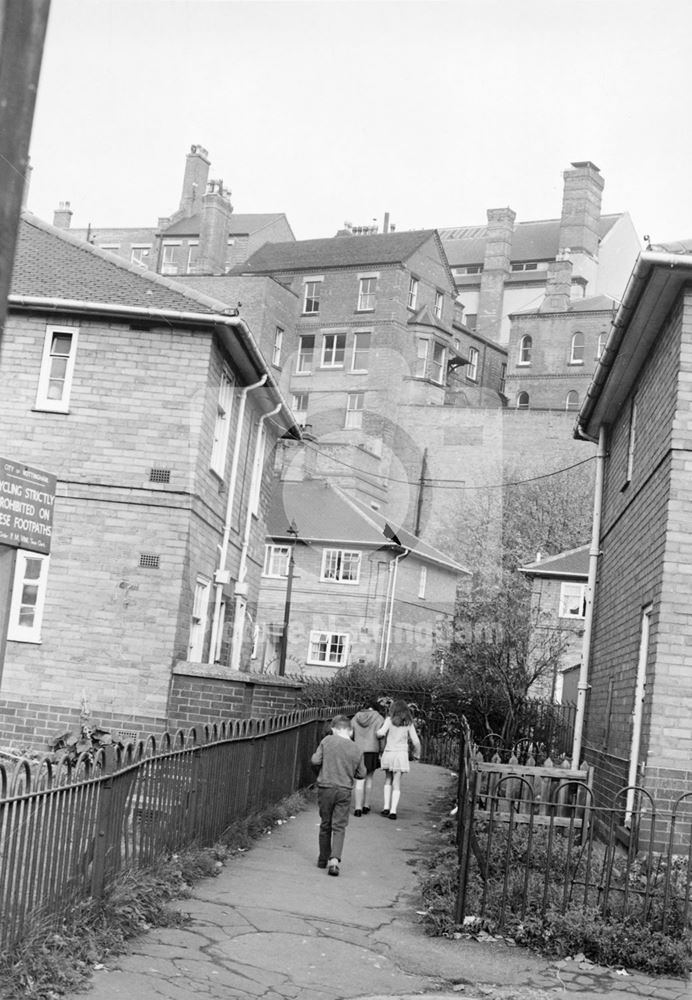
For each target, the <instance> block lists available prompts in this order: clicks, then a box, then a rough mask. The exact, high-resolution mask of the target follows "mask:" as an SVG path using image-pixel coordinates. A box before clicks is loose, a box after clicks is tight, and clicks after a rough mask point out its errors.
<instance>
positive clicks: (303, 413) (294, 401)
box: [291, 392, 310, 424]
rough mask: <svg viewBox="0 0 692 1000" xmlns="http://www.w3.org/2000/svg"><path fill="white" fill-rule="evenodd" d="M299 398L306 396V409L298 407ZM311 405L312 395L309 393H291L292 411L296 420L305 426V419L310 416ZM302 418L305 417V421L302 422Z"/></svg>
mask: <svg viewBox="0 0 692 1000" xmlns="http://www.w3.org/2000/svg"><path fill="white" fill-rule="evenodd" d="M299 396H304V397H305V406H304V407H301V406H298V397H299ZM309 404H310V393H309V392H293V393H291V409H292V410H293V415H294V416H295V417H296V419H297V420H298V423H299V424H304V423H305V418H306V417H307V415H308V406H309ZM301 416H302V417H303V420H300V417H301Z"/></svg>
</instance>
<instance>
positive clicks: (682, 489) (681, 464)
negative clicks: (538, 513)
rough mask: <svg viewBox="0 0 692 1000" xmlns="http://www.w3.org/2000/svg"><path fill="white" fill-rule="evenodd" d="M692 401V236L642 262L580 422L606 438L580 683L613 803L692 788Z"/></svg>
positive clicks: (663, 804)
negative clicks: (637, 790)
mask: <svg viewBox="0 0 692 1000" xmlns="http://www.w3.org/2000/svg"><path fill="white" fill-rule="evenodd" d="M671 250H677V251H679V252H671ZM691 400H692V244H689V243H688V244H681V245H676V246H675V247H673V248H670V247H661V248H659V249H658V250H654V251H650V252H644V253H642V254H641V256H640V257H639V259H638V261H637V264H636V267H635V269H634V271H633V273H632V277H631V279H630V282H629V284H628V286H627V289H626V291H625V295H624V298H623V301H622V304H621V306H620V308H619V309H618V312H617V315H616V317H615V320H614V323H613V326H612V329H611V332H610V334H609V337H608V340H607V342H606V344H605V347H604V350H603V353H602V354H601V358H600V360H599V363H598V366H597V368H596V372H595V375H594V378H593V382H592V384H591V387H590V389H589V392H588V395H587V397H586V399H585V400H584V403H583V405H582V407H581V410H580V412H579V415H578V420H577V425H576V430H575V436H578V437H580V438H585V439H587V440H588V441H592V442H594V441H598V443H599V453H598V459H597V460H598V462H599V465H600V469H601V476H600V477H597V483H600V482H601V481H602V487H601V486H598V487H597V491H596V501H595V506H594V539H596V538H597V539H598V546H597V547H598V552H599V555H598V556H597V557H595V558H593V559H592V562H591V566H590V573H589V586H590V590H591V593H592V609H591V612H589V605H588V604H587V618H586V622H585V627H586V631H587V637H588V646H587V649H588V654H587V652H586V650H585V659H586V662H585V664H584V665H583V676H582V678H581V681H580V691H579V695H580V701H581V704H582V706H583V703H584V701H585V698H586V690H587V688H588V689H589V702H588V714H587V723H588V724H587V732H588V738H586V739H585V741H584V747H585V750H586V755H587V757H588V759H589V761H590V762H591V763H593V764H594V765H595V768H596V788H597V790H598V793H599V796H600V797H601V800H607V799H609V798H611V799H612V796H613V794H614V792H615V790H616V789H619V788H622V787H623V786H625V785H635V784H636V785H640V786H642V787H643V788H645V789H646V790H647V791H648V792H650V793H651V794H652V795H653V796H654V798H655V799H656V802H657V805H658V807H659V808H669V807H670V805H671V803H672V802H674V800H675V799H676V798H677V796H679V795H681V794H683V793H690V792H692V668H691V667H690V662H689V646H690V643H691V642H692V617H691V615H690V607H691V606H692V582H691V578H690V553H691V552H692V533H691V530H690V516H689V505H690V501H692V490H691V487H690V474H689V472H690V467H691V457H690V456H691V453H692V409H691V402H690V401H691ZM582 699H583V700H582ZM631 803H632V796H630V797H629V798H628V803H627V806H628V807H630V806H631Z"/></svg>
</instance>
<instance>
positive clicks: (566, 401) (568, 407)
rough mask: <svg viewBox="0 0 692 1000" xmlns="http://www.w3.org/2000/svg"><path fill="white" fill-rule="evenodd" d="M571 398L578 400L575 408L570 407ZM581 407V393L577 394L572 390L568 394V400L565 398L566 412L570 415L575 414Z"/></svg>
mask: <svg viewBox="0 0 692 1000" xmlns="http://www.w3.org/2000/svg"><path fill="white" fill-rule="evenodd" d="M570 397H573V398H574V399H576V405H575V406H570ZM579 406H580V403H579V393H578V392H577V390H576V389H570V390H569V392H568V393H567V396H566V398H565V410H566V411H567V412H568V413H573V412H575V411H576V410H578V409H579Z"/></svg>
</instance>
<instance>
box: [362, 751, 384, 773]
mask: <svg viewBox="0 0 692 1000" xmlns="http://www.w3.org/2000/svg"><path fill="white" fill-rule="evenodd" d="M363 763H364V764H365V770H366V771H367V772H368V774H372V773H373V771H376V770H377V768H378V767H379V766H380V755H379V754H378V753H374V752H371V751H369V750H366V751H365V753H364V754H363Z"/></svg>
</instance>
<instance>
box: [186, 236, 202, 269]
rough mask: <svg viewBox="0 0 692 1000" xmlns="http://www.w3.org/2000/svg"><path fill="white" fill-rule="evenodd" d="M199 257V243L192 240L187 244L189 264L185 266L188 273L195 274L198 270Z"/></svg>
mask: <svg viewBox="0 0 692 1000" xmlns="http://www.w3.org/2000/svg"><path fill="white" fill-rule="evenodd" d="M198 257H199V243H196V242H192V241H190V243H188V246H187V266H186V268H185V270H186V272H187V273H188V274H194V273H195V271H196V270H197V258H198Z"/></svg>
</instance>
